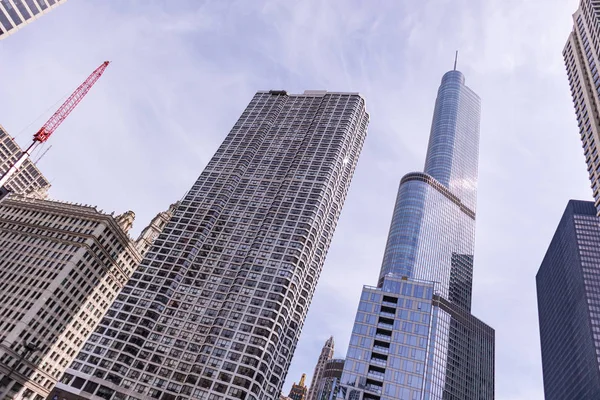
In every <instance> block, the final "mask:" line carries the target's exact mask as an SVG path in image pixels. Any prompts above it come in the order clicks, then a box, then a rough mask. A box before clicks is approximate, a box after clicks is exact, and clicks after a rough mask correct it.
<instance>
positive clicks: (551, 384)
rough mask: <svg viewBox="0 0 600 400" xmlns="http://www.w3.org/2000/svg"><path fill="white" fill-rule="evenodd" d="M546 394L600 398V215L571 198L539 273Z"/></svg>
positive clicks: (551, 398) (554, 398) (548, 399)
mask: <svg viewBox="0 0 600 400" xmlns="http://www.w3.org/2000/svg"><path fill="white" fill-rule="evenodd" d="M536 284H537V297H538V314H539V323H540V341H541V349H542V367H543V373H544V393H545V398H546V400H558V399H581V400H587V399H590V400H591V399H599V398H600V369H599V367H600V358H599V357H600V356H599V355H600V218H599V217H596V208H595V207H594V203H593V202H587V201H574V200H571V201H570V202H569V204H568V205H567V208H566V210H565V212H564V214H563V216H562V219H561V221H560V223H559V225H558V228H557V230H556V233H555V234H554V237H553V238H552V241H551V242H550V246H549V247H548V251H547V252H546V255H545V257H544V260H543V261H542V264H541V266H540V269H539V271H538V273H537V276H536Z"/></svg>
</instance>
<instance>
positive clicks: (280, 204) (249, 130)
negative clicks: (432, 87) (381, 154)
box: [57, 91, 369, 400]
mask: <svg viewBox="0 0 600 400" xmlns="http://www.w3.org/2000/svg"><path fill="white" fill-rule="evenodd" d="M368 120H369V117H368V114H367V112H366V108H365V102H364V100H363V98H362V97H361V96H360V95H358V94H353V93H331V92H325V91H307V92H305V93H304V94H301V95H291V94H287V93H286V92H285V91H270V92H258V93H257V94H256V95H255V96H254V98H253V99H252V101H251V102H250V104H249V105H248V107H247V108H246V110H245V111H244V112H243V113H242V116H241V117H240V118H239V120H238V121H237V122H236V124H235V125H234V127H233V128H232V130H231V131H230V133H229V134H228V135H227V137H226V138H225V140H224V142H223V144H222V145H221V146H220V147H219V149H218V150H217V152H216V154H215V155H214V157H213V158H212V159H211V161H210V162H209V163H208V165H207V167H206V168H205V170H204V171H203V172H202V174H201V175H200V177H199V178H198V180H197V181H196V183H195V184H194V186H193V187H192V188H191V190H190V191H189V192H188V193H187V195H186V196H185V197H184V199H183V200H182V201H181V202H180V203H179V205H178V206H177V208H176V210H175V214H174V217H173V218H172V219H171V221H170V222H169V223H168V224H167V226H166V227H165V229H164V230H163V232H162V233H161V234H160V235H159V237H158V238H157V239H156V241H155V242H154V244H153V246H152V247H151V249H150V251H149V252H148V253H147V255H146V257H145V258H144V260H143V262H142V263H141V266H140V267H139V268H138V270H137V271H136V272H135V273H134V275H133V277H132V279H130V281H129V282H128V283H127V285H126V287H125V288H124V289H123V291H122V292H121V294H120V295H119V296H118V298H117V301H115V302H114V303H113V305H112V307H111V309H110V310H109V312H108V313H107V314H106V316H105V317H104V318H103V320H102V321H101V323H100V326H99V327H98V329H97V330H96V331H95V332H94V333H93V334H92V335H91V336H90V338H89V340H88V342H87V344H86V348H85V350H84V351H82V352H81V353H80V354H79V355H78V356H77V360H76V362H74V363H73V364H72V365H71V367H70V369H68V370H67V372H66V373H65V375H64V377H63V378H62V383H61V384H58V385H57V390H62V391H68V392H71V393H74V394H76V395H80V396H83V397H87V398H91V397H92V395H96V396H101V397H104V398H106V399H123V398H126V397H127V398H128V399H151V398H160V399H164V400H174V399H176V398H177V399H188V398H196V399H210V400H221V399H246V400H258V399H260V400H262V399H273V398H276V396H278V395H279V393H280V392H281V387H282V385H283V382H284V379H285V376H286V373H287V370H288V367H289V364H290V361H291V358H292V355H293V353H294V350H295V347H296V343H297V340H298V337H299V335H300V332H301V329H302V326H303V323H304V319H305V317H306V312H307V310H308V306H309V304H310V301H311V298H312V295H313V292H314V290H315V286H316V284H317V280H318V278H319V275H320V273H321V268H322V266H323V262H324V259H325V255H326V253H327V250H328V248H329V244H330V241H331V238H332V235H333V232H334V229H335V226H336V223H337V220H338V218H339V215H340V211H341V209H342V206H343V203H344V200H345V197H346V193H347V191H348V188H349V185H350V180H351V178H352V176H353V173H354V168H355V166H356V163H357V160H358V157H359V153H360V151H361V148H362V145H363V142H364V140H365V136H366V132H367V124H368Z"/></svg>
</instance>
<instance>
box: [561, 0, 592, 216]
mask: <svg viewBox="0 0 600 400" xmlns="http://www.w3.org/2000/svg"><path fill="white" fill-rule="evenodd" d="M599 13H600V3H598V2H597V1H595V0H581V2H580V5H579V9H578V10H577V11H576V12H575V14H573V21H574V26H573V31H572V32H571V34H570V35H569V39H568V41H567V44H566V45H565V48H564V50H563V57H564V60H565V65H566V68H567V74H568V77H569V84H570V86H571V95H572V97H573V103H574V106H575V113H576V115H577V121H578V123H579V135H580V138H581V141H582V144H583V150H584V155H585V160H586V163H587V167H588V174H589V177H590V182H591V186H592V191H593V195H594V199H595V205H596V208H597V209H598V215H600V159H599V158H598V148H600V115H599V114H598V111H597V110H598V109H599V106H600V73H599V72H598V67H599V66H600V19H599V17H598V15H599Z"/></svg>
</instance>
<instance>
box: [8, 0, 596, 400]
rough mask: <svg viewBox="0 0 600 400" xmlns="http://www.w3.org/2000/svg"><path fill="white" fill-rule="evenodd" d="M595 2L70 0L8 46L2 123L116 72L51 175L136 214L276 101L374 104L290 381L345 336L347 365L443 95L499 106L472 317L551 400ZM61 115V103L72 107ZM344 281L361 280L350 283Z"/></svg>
mask: <svg viewBox="0 0 600 400" xmlns="http://www.w3.org/2000/svg"><path fill="white" fill-rule="evenodd" d="M576 8H577V1H576V0H529V1H519V0H485V1H479V0H420V1H410V0H393V1H392V0H389V1H382V0H369V1H358V0H354V1H350V0H330V1H327V2H325V1H322V0H304V1H302V2H291V1H283V0H281V1H275V0H265V1H248V0H238V1H233V0H232V1H228V0H220V1H216V0H215V1H199V0H189V1H184V0H170V1H165V0H162V1H160V0H112V1H107V0H69V1H68V2H67V3H65V4H64V5H62V6H60V7H58V8H57V9H56V10H55V11H52V12H51V13H49V14H48V15H47V16H44V17H43V18H41V19H40V20H39V21H36V22H35V23H33V24H31V25H30V26H27V27H25V28H24V29H22V30H21V31H19V32H17V33H16V34H14V35H13V36H10V37H8V38H7V39H5V40H2V41H0V60H1V61H0V88H2V91H1V93H2V95H1V96H0V124H2V125H3V126H4V127H5V128H6V129H7V130H8V131H9V132H10V133H11V134H12V135H13V136H17V140H18V141H19V142H20V143H21V144H22V145H25V144H27V143H28V141H29V140H30V136H31V135H32V134H33V133H34V132H35V130H36V128H37V127H39V126H40V125H41V124H42V123H43V122H44V121H45V119H46V118H47V117H48V116H49V114H50V111H48V109H49V108H51V109H52V110H53V109H54V108H55V107H56V106H57V105H58V104H59V103H58V104H57V102H59V101H60V100H62V99H63V98H64V97H65V96H66V95H67V94H68V93H70V91H71V90H73V89H74V88H75V87H76V86H77V85H78V84H79V83H80V82H81V81H82V80H83V79H84V78H85V77H86V76H87V75H88V74H89V73H90V72H91V71H92V70H93V69H94V68H96V67H97V66H98V65H99V64H100V63H101V62H102V61H104V60H105V59H107V60H110V61H112V64H111V65H110V66H109V68H108V69H107V71H106V73H105V75H104V76H103V78H102V80H101V81H100V82H99V83H98V84H97V85H96V87H94V89H93V90H92V92H90V95H89V96H88V97H87V98H86V99H85V101H84V102H82V103H81V105H80V106H79V108H78V109H77V110H76V111H75V112H74V113H73V114H72V115H71V116H70V117H69V119H68V120H67V121H66V122H65V123H64V124H63V126H62V127H61V128H60V130H59V131H57V133H56V135H55V136H54V137H52V139H51V140H50V143H51V144H52V146H53V147H52V150H51V151H49V152H48V153H47V154H46V155H45V156H44V158H43V159H42V161H40V163H39V166H40V168H41V169H42V170H43V171H44V172H45V174H46V176H47V177H48V178H49V179H51V180H52V185H53V187H52V189H51V192H50V193H51V196H52V197H54V198H57V199H61V200H69V201H77V202H82V203H87V204H95V205H98V206H99V207H100V208H102V209H104V210H109V211H113V210H114V211H116V212H123V211H126V210H128V209H131V210H133V211H135V213H136V215H137V224H136V226H135V232H137V231H139V230H141V228H142V227H143V225H144V224H145V223H147V222H148V221H149V220H150V218H151V217H152V216H153V215H154V214H156V213H157V212H159V211H161V210H163V209H165V208H166V207H167V206H168V205H169V204H170V203H172V202H173V201H175V200H177V199H179V198H181V197H182V196H183V194H184V193H185V191H186V190H187V189H188V188H189V187H190V186H191V184H192V183H193V182H194V180H195V179H196V178H197V176H198V175H199V174H200V172H201V171H202V169H203V168H204V166H205V165H206V163H207V162H208V160H209V158H210V157H211V155H212V153H213V152H214V151H215V150H216V148H217V146H218V145H219V143H220V142H221V140H222V139H223V138H224V137H225V135H226V134H227V132H228V131H229V129H230V128H231V127H232V126H233V124H234V123H235V120H236V119H237V117H238V116H239V114H240V113H241V112H242V110H243V109H244V107H245V105H246V104H247V102H248V101H249V100H250V99H251V97H252V95H253V94H254V92H255V91H257V90H264V89H280V88H281V89H286V90H288V91H289V92H294V93H301V92H302V91H304V90H305V89H327V90H332V91H359V92H361V93H362V94H363V95H364V96H365V98H366V99H367V107H368V110H369V112H370V114H371V123H370V127H369V134H368V138H367V141H366V144H365V147H364V150H363V153H362V156H361V159H360V161H359V165H358V168H357V171H356V175H355V177H354V180H353V183H352V188H351V190H350V193H349V195H348V198H347V201H346V205H345V208H344V211H343V213H342V217H341V219H340V222H339V225H338V228H337V231H336V234H335V237H334V240H333V244H332V246H331V249H330V252H329V255H328V258H327V261H326V264H325V268H324V272H323V274H322V276H321V279H320V283H319V286H318V288H317V293H316V295H315V298H314V300H313V303H312V306H311V309H310V312H309V315H308V318H307V321H306V324H305V327H304V330H303V333H302V337H301V340H300V343H299V345H298V348H297V350H296V354H295V356H294V360H293V364H292V367H291V369H290V371H289V374H288V379H287V382H286V385H285V390H286V391H287V390H288V389H289V387H290V385H291V383H292V382H293V381H297V380H298V379H299V378H300V375H301V373H302V372H306V373H307V374H308V375H309V378H310V375H311V374H312V369H313V367H314V364H315V362H316V359H317V357H318V354H319V351H320V348H321V346H322V344H323V343H324V342H325V340H326V339H327V338H328V337H329V335H334V336H335V340H336V356H338V357H343V356H345V351H346V347H347V343H348V340H349V336H350V331H351V326H352V322H353V319H354V314H355V312H356V306H357V304H358V298H359V293H360V290H361V285H363V284H375V283H376V279H377V274H378V271H379V267H380V265H381V259H382V256H383V248H384V246H385V241H386V236H387V230H388V228H389V223H390V218H391V214H392V208H393V202H394V199H395V195H396V189H397V186H398V183H399V180H400V178H401V177H402V175H404V174H405V173H407V172H409V171H414V170H421V169H422V167H423V162H424V159H425V152H426V147H427V138H428V134H429V128H430V123H431V117H432V112H433V105H434V101H435V95H436V91H437V86H438V85H439V82H440V79H441V76H442V75H443V73H444V72H446V71H447V70H449V69H451V67H452V63H453V57H454V51H455V50H456V49H459V50H460V56H459V62H458V69H460V70H461V71H462V72H463V73H464V74H465V76H466V80H467V85H469V86H470V87H471V88H472V89H473V90H475V91H476V92H477V93H478V94H479V95H480V97H481V99H482V121H481V149H480V176H479V197H478V218H477V241H476V252H475V277H474V298H473V312H474V314H475V315H476V316H478V317H479V318H481V319H482V320H484V321H485V322H487V323H488V324H490V325H492V326H493V327H494V328H495V329H496V394H497V396H496V398H497V399H500V400H525V399H527V400H538V399H539V400H541V399H542V398H543V391H542V378H541V366H540V351H539V335H538V324H537V309H536V296H535V273H536V272H537V269H538V267H539V264H540V262H541V260H542V258H543V255H544V253H545V250H546V248H547V246H548V243H549V242H550V239H551V237H552V234H553V232H554V230H555V228H556V226H557V224H558V221H559V219H560V216H561V214H562V212H563V210H564V208H565V206H566V203H567V201H568V199H571V198H576V199H583V200H589V199H591V190H590V189H589V184H588V181H587V175H586V167H585V163H584V158H583V153H582V150H581V144H580V142H579V138H578V133H577V124H576V122H575V116H574V111H573V107H572V105H571V100H570V94H569V88H568V82H567V78H566V73H565V69H564V66H563V63H562V55H561V52H562V48H563V46H564V44H565V42H566V39H567V36H568V33H569V31H570V30H571V26H572V19H571V14H572V13H573V12H574V11H575V9H576ZM53 107H54V108H53ZM342 278H343V279H342Z"/></svg>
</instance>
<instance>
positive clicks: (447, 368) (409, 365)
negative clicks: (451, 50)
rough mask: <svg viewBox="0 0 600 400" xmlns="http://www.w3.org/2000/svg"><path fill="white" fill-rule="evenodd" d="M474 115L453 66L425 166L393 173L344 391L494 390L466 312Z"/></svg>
mask: <svg viewBox="0 0 600 400" xmlns="http://www.w3.org/2000/svg"><path fill="white" fill-rule="evenodd" d="M479 115H480V100H479V98H478V96H477V95H476V94H475V93H474V92H473V91H472V90H471V89H469V88H468V87H467V86H465V83H464V76H463V74H462V73H460V72H459V71H456V70H453V71H450V72H447V73H446V74H445V75H444V76H443V78H442V83H441V86H440V88H439V91H438V96H437V100H436V103H435V110H434V115H433V122H432V127H431V133H430V137H429V146H428V150H427V158H426V161H425V172H414V173H409V174H407V175H405V176H404V177H403V178H402V180H401V182H400V187H399V189H398V196H397V199H396V204H395V208H394V212H393V217H392V222H391V227H390V231H389V236H388V241H387V245H386V248H385V253H384V258H383V264H382V267H381V272H380V275H379V281H378V285H377V286H376V287H371V286H365V287H364V288H363V292H362V297H361V300H360V303H359V308H358V311H357V314H356V320H355V323H354V329H353V332H352V336H351V339H350V346H349V348H348V353H347V356H346V362H345V365H344V372H343V375H342V390H341V392H340V393H341V397H343V398H345V399H349V400H383V399H385V400H391V399H405V400H406V399H410V400H414V399H431V400H432V399H442V398H443V399H461V400H466V399H477V400H483V399H493V398H494V331H493V329H491V328H490V327H488V326H487V325H485V324H484V323H483V322H481V321H479V320H478V319H477V318H475V317H473V316H472V315H471V313H470V309H471V289H472V276H473V250H474V249H473V247H474V236H475V206H476V190H477V164H478V143H479Z"/></svg>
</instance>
